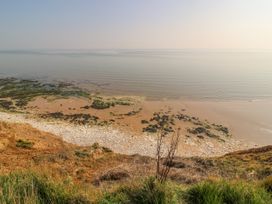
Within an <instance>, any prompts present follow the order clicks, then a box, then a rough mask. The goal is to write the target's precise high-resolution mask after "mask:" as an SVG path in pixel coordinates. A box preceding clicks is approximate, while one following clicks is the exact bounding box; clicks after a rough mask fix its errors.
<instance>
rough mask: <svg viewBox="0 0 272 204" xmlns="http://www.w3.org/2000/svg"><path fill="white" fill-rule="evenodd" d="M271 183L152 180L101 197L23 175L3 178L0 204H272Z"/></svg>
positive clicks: (65, 183)
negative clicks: (187, 183) (188, 183)
mask: <svg viewBox="0 0 272 204" xmlns="http://www.w3.org/2000/svg"><path fill="white" fill-rule="evenodd" d="M271 183H272V182H271V178H270V177H268V178H267V179H266V180H264V181H262V182H260V183H259V184H256V183H245V182H241V181H240V182H234V183H233V182H227V181H206V182H202V183H198V184H195V185H189V186H180V185H178V184H175V183H173V182H169V181H167V182H165V183H163V184H162V183H159V182H158V181H157V180H156V179H155V178H154V177H149V178H147V179H145V180H140V181H139V180H134V181H130V182H126V183H123V184H118V185H119V187H118V186H117V188H116V187H115V188H111V190H110V191H108V192H104V194H100V193H98V190H97V189H96V190H95V189H94V188H93V187H91V186H89V187H86V186H85V187H83V186H79V185H78V184H73V182H71V181H70V180H67V179H64V180H63V181H62V182H58V181H56V180H55V179H54V180H52V179H50V178H48V177H45V176H40V175H37V174H34V173H31V172H27V173H22V172H21V173H11V174H9V175H4V176H0V203H1V204H2V203H3V204H16V203H20V204H34V203H35V204H36V203H38V204H47V203H48V204H55V203H56V204H87V203H97V204H128V203H129V204H178V203H184V204H269V203H272V193H271ZM81 188H84V190H83V189H81ZM104 189H105V188H104ZM109 189H110V188H109Z"/></svg>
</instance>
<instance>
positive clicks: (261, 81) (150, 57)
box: [0, 50, 272, 100]
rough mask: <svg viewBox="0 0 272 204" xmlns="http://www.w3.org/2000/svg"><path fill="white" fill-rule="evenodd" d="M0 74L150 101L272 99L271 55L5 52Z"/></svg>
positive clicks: (1, 53) (236, 52)
mask: <svg viewBox="0 0 272 204" xmlns="http://www.w3.org/2000/svg"><path fill="white" fill-rule="evenodd" d="M0 76H1V77H5V76H15V77H23V78H34V79H43V80H68V81H74V82H77V83H82V84H85V85H86V84H91V85H94V84H96V85H98V86H99V87H100V89H102V91H104V92H108V93H109V92H111V93H116V94H131V95H146V96H150V97H188V98H198V99H246V100H251V99H264V98H272V51H260V50H258V51H256V50H255V51H254V50H246V51H242V50H218V51H215V50H213V51H211V50H27V51H25V50H17V51H14V50H13V51H0Z"/></svg>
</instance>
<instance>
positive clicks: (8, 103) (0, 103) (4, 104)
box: [0, 99, 15, 110]
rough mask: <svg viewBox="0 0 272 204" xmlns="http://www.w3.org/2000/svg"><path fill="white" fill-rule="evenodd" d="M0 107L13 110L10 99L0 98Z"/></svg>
mask: <svg viewBox="0 0 272 204" xmlns="http://www.w3.org/2000/svg"><path fill="white" fill-rule="evenodd" d="M0 108H2V109H4V110H14V109H15V107H14V105H13V102H12V101H10V100H4V99H1V100H0Z"/></svg>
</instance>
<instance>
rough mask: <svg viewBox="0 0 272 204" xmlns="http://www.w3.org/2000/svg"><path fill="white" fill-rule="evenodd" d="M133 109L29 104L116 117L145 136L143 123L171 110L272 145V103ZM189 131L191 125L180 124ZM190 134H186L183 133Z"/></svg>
mask: <svg viewBox="0 0 272 204" xmlns="http://www.w3.org/2000/svg"><path fill="white" fill-rule="evenodd" d="M134 100H135V101H136V102H135V104H134V105H133V106H116V107H112V108H110V109H105V110H95V109H88V110H84V109H82V108H80V107H82V106H85V105H88V104H90V101H88V100H86V99H78V98H70V99H57V100H48V99H43V98H38V99H36V100H35V101H33V102H31V103H30V104H29V107H30V108H29V111H32V112H33V113H46V112H56V111H60V112H63V113H65V114H73V113H88V114H91V115H96V116H98V117H99V118H102V119H105V120H109V119H112V118H114V119H115V121H116V123H115V124H113V126H114V127H117V128H123V129H125V130H126V131H132V132H135V133H137V134H141V133H142V128H143V125H142V124H141V122H140V121H141V120H143V119H144V120H149V119H150V118H151V117H152V114H153V113H154V112H158V111H161V110H163V111H166V110H171V112H173V113H177V112H182V113H184V114H188V115H191V116H195V117H199V118H200V119H201V120H208V121H209V122H210V123H216V124H222V125H224V126H226V127H228V128H229V129H230V132H231V134H232V136H233V138H235V139H237V140H242V141H245V142H248V143H255V144H258V145H270V144H272V108H271V107H272V100H259V101H245V100H244V101H237V100H235V101H211V100H209V101H208V100H206V101H204V100H188V99H175V100H170V99H165V100H145V99H144V98H140V97H134ZM139 109H142V110H141V111H140V112H139V113H138V114H136V115H135V116H127V117H126V116H122V117H113V116H112V113H114V114H116V115H118V114H119V115H120V114H125V113H128V112H129V111H137V110H139ZM179 125H180V126H181V128H182V129H186V127H187V126H188V124H184V123H181V124H179ZM183 134H186V132H183Z"/></svg>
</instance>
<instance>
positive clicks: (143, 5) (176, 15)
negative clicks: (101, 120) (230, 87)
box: [0, 0, 272, 49]
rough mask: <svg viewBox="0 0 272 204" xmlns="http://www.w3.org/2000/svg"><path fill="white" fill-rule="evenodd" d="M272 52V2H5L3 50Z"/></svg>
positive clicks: (0, 32) (0, 23)
mask: <svg viewBox="0 0 272 204" xmlns="http://www.w3.org/2000/svg"><path fill="white" fill-rule="evenodd" d="M26 48H27V49H29V48H38V49H39V48H49V49H54V48H60V49H62V48H63V49H81V48H84V49H96V48H99V49H105V48H115V49H117V48H151V49H152V48H239V49H245V48H257V49H263V48H264V49H272V0H1V1H0V49H26Z"/></svg>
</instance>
